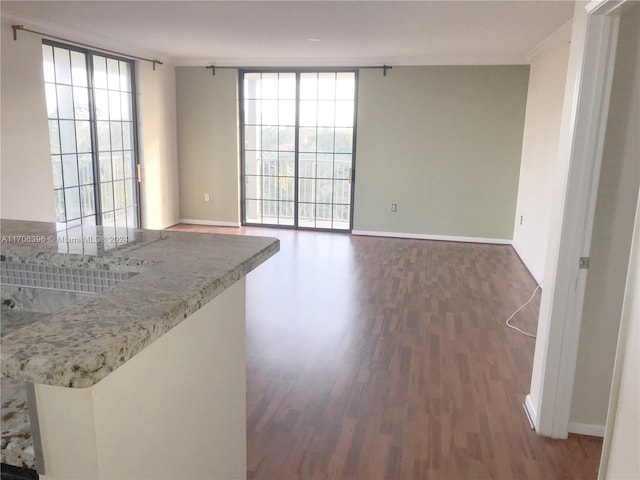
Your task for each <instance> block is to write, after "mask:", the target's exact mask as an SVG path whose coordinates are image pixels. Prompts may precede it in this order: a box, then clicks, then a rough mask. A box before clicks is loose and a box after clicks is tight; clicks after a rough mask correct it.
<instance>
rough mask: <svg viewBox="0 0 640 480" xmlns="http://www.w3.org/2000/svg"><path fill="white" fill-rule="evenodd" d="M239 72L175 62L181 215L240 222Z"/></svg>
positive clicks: (184, 217)
mask: <svg viewBox="0 0 640 480" xmlns="http://www.w3.org/2000/svg"><path fill="white" fill-rule="evenodd" d="M237 78H238V72H237V70H234V69H230V70H227V69H225V70H222V69H219V70H218V71H216V75H215V76H213V75H211V71H210V70H207V69H205V68H204V67H178V68H176V90H177V94H176V98H177V103H178V106H177V116H178V157H179V176H180V218H181V219H190V220H200V221H212V222H231V223H237V222H239V219H240V200H239V195H240V194H239V188H240V166H239V162H238V100H237V98H238V97H237ZM205 193H208V194H209V196H210V197H209V198H210V201H209V202H205V201H204V194H205Z"/></svg>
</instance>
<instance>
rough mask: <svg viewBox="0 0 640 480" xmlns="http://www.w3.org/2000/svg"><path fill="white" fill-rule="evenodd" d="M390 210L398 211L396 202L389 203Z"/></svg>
mask: <svg viewBox="0 0 640 480" xmlns="http://www.w3.org/2000/svg"><path fill="white" fill-rule="evenodd" d="M391 211H392V212H397V211H398V204H397V203H392V204H391Z"/></svg>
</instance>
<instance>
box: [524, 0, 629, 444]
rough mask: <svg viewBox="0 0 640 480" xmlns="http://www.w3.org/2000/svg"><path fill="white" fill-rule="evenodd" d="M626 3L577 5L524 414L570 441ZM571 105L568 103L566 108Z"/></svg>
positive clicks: (610, 0) (605, 0) (597, 0)
mask: <svg viewBox="0 0 640 480" xmlns="http://www.w3.org/2000/svg"><path fill="white" fill-rule="evenodd" d="M627 1H628V0H623V1H614V0H594V1H591V2H590V3H588V4H586V3H585V2H577V4H576V8H575V14H574V20H573V31H572V39H571V40H572V44H571V53H570V58H569V74H568V79H567V88H566V92H565V97H566V98H565V109H564V113H563V119H562V132H561V142H564V143H561V146H560V148H559V152H558V163H559V165H560V167H559V168H560V170H561V174H560V175H559V177H560V183H559V184H558V185H556V196H555V198H554V203H555V204H556V207H555V214H554V216H553V217H552V220H551V225H550V233H549V246H548V253H547V263H546V269H545V276H544V285H545V288H544V289H543V293H542V300H541V304H540V317H539V321H538V334H537V341H536V349H535V356H534V363H533V372H532V379H531V390H530V393H529V395H527V397H526V400H525V409H526V410H527V413H528V415H529V416H530V418H531V420H532V421H533V424H534V426H535V428H536V431H537V432H538V434H540V435H544V436H549V437H553V438H567V436H568V433H569V416H570V413H571V412H570V410H571V404H572V398H573V387H574V378H575V372H576V363H577V354H578V341H579V338H580V327H581V321H582V309H583V302H584V293H585V286H586V278H587V270H586V269H583V268H580V259H581V257H587V258H588V257H589V251H590V248H591V233H592V230H593V220H594V213H595V206H596V199H597V193H598V182H599V179H600V165H601V162H602V152H603V146H604V138H605V131H606V126H607V118H608V112H609V98H610V94H611V86H612V79H613V66H614V60H615V52H616V46H617V38H618V25H619V14H620V11H621V7H622V5H623V4H625V3H627ZM568 102H570V103H568Z"/></svg>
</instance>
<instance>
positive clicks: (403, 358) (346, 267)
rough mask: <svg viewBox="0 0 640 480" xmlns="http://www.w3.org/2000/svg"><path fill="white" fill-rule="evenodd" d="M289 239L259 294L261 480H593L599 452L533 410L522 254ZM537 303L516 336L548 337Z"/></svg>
mask: <svg viewBox="0 0 640 480" xmlns="http://www.w3.org/2000/svg"><path fill="white" fill-rule="evenodd" d="M174 228H176V229H180V230H187V231H197V232H216V233H242V234H249V235H267V236H276V237H279V238H280V240H281V252H280V253H278V255H276V256H275V257H274V258H272V259H271V260H269V261H268V262H267V263H265V264H264V265H262V266H260V267H259V268H258V269H257V270H256V271H255V272H253V273H251V274H250V275H249V277H248V281H247V298H248V299H247V357H248V365H247V416H248V419H247V447H248V454H247V455H248V472H247V476H248V478H249V479H253V480H258V479H260V480H263V479H274V480H283V479H298V478H299V479H316V478H317V479H343V478H344V479H362V480H366V479H371V480H373V479H383V478H385V479H485V478H486V479H511V478H513V479H580V480H588V479H595V478H596V476H597V469H598V463H599V457H600V450H601V446H602V441H601V439H597V438H591V437H581V436H572V437H570V438H569V439H568V440H564V441H562V440H550V439H547V438H543V437H539V436H538V435H536V433H535V432H533V431H532V430H531V429H530V427H529V425H528V423H527V420H526V418H525V416H524V412H523V409H522V403H523V401H524V397H525V395H526V394H527V393H528V389H529V383H530V376H531V366H532V360H533V349H534V341H535V340H533V339H530V338H527V337H525V336H524V335H522V334H519V333H517V332H515V331H513V330H511V329H508V328H506V327H505V326H504V321H505V319H506V318H507V317H508V316H509V314H511V313H512V312H513V311H514V310H515V309H516V308H517V307H518V306H520V305H521V304H522V303H524V301H526V300H527V299H528V298H529V296H530V295H531V292H532V291H533V289H534V288H535V281H534V280H533V279H532V278H531V276H530V275H529V274H528V272H527V271H526V269H525V267H524V266H523V265H522V263H521V262H520V260H519V259H518V257H517V255H516V254H515V252H514V251H513V250H512V248H511V247H509V246H498V245H480V244H463V243H449V242H436V241H425V240H406V239H388V238H373V237H356V236H349V235H345V234H331V233H312V232H296V231H290V230H273V229H271V230H268V229H251V228H246V229H245V228H242V229H224V228H212V227H195V226H187V225H180V226H177V227H174ZM538 302H539V294H538V297H537V298H536V299H535V301H534V302H532V304H531V305H530V306H528V307H526V308H525V309H523V310H522V312H520V314H519V316H518V317H516V318H515V319H514V323H515V324H516V325H517V326H519V327H521V328H523V329H525V330H527V331H531V332H534V333H535V324H536V318H537V308H538Z"/></svg>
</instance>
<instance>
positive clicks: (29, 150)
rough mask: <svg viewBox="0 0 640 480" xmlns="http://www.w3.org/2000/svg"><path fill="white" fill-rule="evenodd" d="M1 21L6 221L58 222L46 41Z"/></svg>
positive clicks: (0, 171) (0, 170)
mask: <svg viewBox="0 0 640 480" xmlns="http://www.w3.org/2000/svg"><path fill="white" fill-rule="evenodd" d="M11 23H12V22H10V21H8V20H5V19H4V18H3V19H2V32H1V36H2V37H1V38H2V74H1V76H2V85H1V97H2V98H1V100H2V101H1V103H2V119H1V127H0V128H1V137H0V138H1V141H2V147H1V157H0V175H1V177H2V180H1V186H0V192H1V193H0V195H1V196H0V198H1V207H0V208H1V210H0V216H2V218H12V219H18V220H37V221H46V222H54V221H55V218H56V217H55V208H54V199H53V175H52V171H51V160H50V157H49V127H48V124H47V110H46V103H45V94H44V76H43V73H42V42H41V40H40V38H39V37H38V36H34V35H28V34H20V38H19V39H18V41H13V31H12V29H11Z"/></svg>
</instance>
